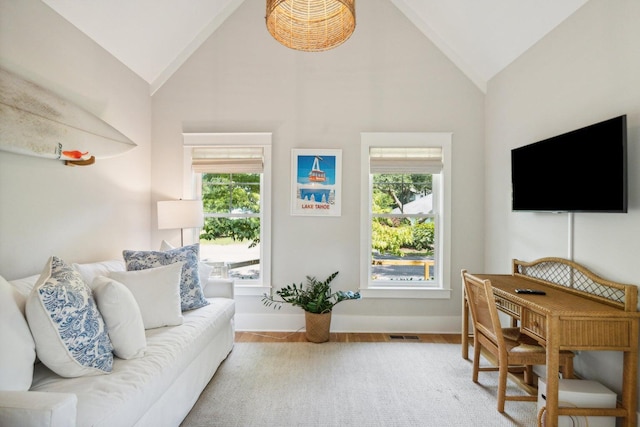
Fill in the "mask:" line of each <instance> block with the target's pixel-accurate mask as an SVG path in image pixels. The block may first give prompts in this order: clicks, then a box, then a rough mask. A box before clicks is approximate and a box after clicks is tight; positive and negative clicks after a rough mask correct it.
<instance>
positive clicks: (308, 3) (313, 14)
mask: <svg viewBox="0 0 640 427" xmlns="http://www.w3.org/2000/svg"><path fill="white" fill-rule="evenodd" d="M355 3H356V0H267V17H266V19H267V29H268V30H269V32H270V33H271V35H272V36H273V38H274V39H276V40H277V41H278V42H280V43H281V44H283V45H285V46H287V47H290V48H291V49H296V50H303V51H306V52H319V51H323V50H329V49H332V48H334V47H336V46H338V45H341V44H342V43H344V42H345V40H347V39H348V38H349V37H350V36H351V34H352V33H353V30H354V29H355V28H356V10H355Z"/></svg>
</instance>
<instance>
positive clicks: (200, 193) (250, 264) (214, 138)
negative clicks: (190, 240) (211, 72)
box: [184, 134, 271, 294]
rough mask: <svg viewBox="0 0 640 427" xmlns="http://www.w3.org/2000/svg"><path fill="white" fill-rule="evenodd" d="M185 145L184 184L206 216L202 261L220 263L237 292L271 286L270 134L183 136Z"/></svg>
mask: <svg viewBox="0 0 640 427" xmlns="http://www.w3.org/2000/svg"><path fill="white" fill-rule="evenodd" d="M184 143H185V170H186V173H185V180H186V181H187V182H188V184H187V185H188V186H189V187H190V194H191V195H192V197H194V198H197V199H200V200H202V203H203V210H204V216H205V224H204V227H203V228H202V229H201V231H200V235H199V240H200V256H201V259H202V260H204V261H208V262H209V263H211V264H214V265H215V264H218V265H221V263H224V265H226V266H227V268H228V274H229V277H231V278H233V279H234V280H235V283H236V285H237V286H236V289H237V290H238V289H240V290H242V288H244V289H245V290H247V289H249V288H256V287H257V288H260V289H259V292H258V291H256V292H250V291H248V292H247V293H248V294H254V293H260V294H261V293H262V292H263V290H262V288H263V287H268V286H269V283H270V279H269V274H270V253H269V249H268V248H269V247H270V244H269V242H270V228H271V227H270V218H269V212H270V208H269V200H270V182H271V173H270V171H271V166H270V161H271V134H185V135H184ZM241 293H242V292H240V294H241Z"/></svg>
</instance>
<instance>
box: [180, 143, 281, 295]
mask: <svg viewBox="0 0 640 427" xmlns="http://www.w3.org/2000/svg"><path fill="white" fill-rule="evenodd" d="M182 137H183V144H184V155H183V195H184V196H183V197H184V198H185V199H193V198H195V197H196V195H197V194H198V188H197V185H198V183H199V182H200V180H198V179H197V177H198V174H197V173H196V172H193V170H192V166H191V165H192V161H193V159H192V155H191V153H192V149H193V148H194V147H224V146H230V147H238V146H255V147H261V148H262V150H263V155H264V166H263V171H262V181H261V185H260V187H261V193H262V194H261V197H260V214H261V219H260V269H261V272H260V280H258V281H255V280H254V281H250V282H244V281H241V280H236V281H235V283H234V288H235V294H236V295H262V294H264V293H269V292H270V291H271V169H272V168H271V141H272V135H271V133H270V132H256V133H183V134H182Z"/></svg>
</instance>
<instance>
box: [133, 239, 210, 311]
mask: <svg viewBox="0 0 640 427" xmlns="http://www.w3.org/2000/svg"><path fill="white" fill-rule="evenodd" d="M199 252H200V245H199V244H197V243H196V244H195V245H189V246H184V247H181V248H176V249H171V250H168V251H128V250H125V251H123V253H122V254H123V256H124V261H125V264H126V266H127V270H134V271H135V270H144V269H148V268H152V267H159V266H162V265H168V264H173V263H176V262H179V263H183V267H182V279H181V281H180V298H181V308H182V311H187V310H193V309H195V308H200V307H204V306H205V305H207V304H208V302H207V300H206V298H205V297H204V293H203V292H202V284H201V283H200V275H199V272H198V259H199Z"/></svg>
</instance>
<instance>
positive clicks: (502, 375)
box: [498, 361, 509, 413]
mask: <svg viewBox="0 0 640 427" xmlns="http://www.w3.org/2000/svg"><path fill="white" fill-rule="evenodd" d="M508 371H509V367H508V365H507V363H506V361H501V362H500V363H499V369H498V373H499V374H498V412H500V413H502V412H504V402H505V400H506V399H507V373H508Z"/></svg>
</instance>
